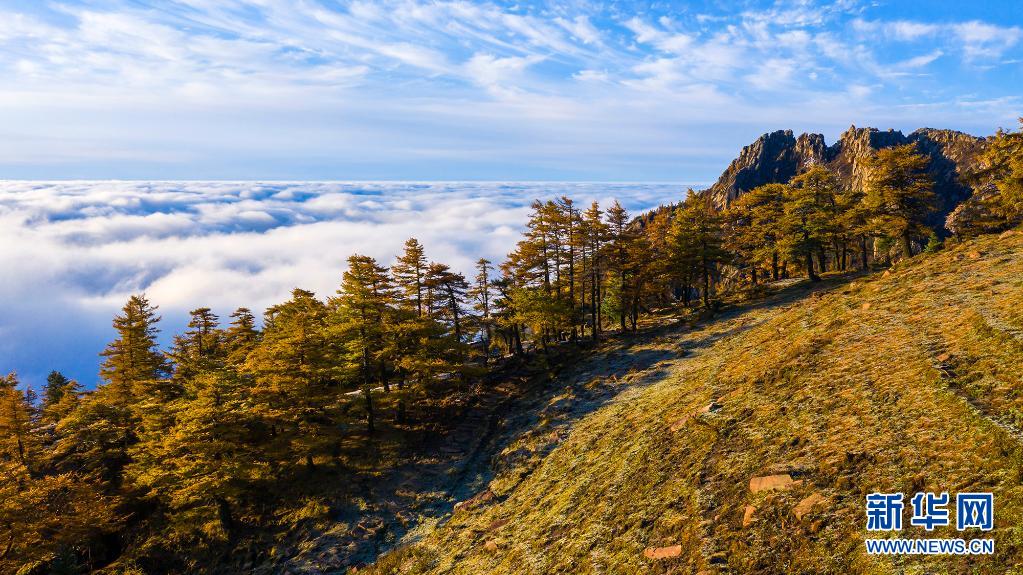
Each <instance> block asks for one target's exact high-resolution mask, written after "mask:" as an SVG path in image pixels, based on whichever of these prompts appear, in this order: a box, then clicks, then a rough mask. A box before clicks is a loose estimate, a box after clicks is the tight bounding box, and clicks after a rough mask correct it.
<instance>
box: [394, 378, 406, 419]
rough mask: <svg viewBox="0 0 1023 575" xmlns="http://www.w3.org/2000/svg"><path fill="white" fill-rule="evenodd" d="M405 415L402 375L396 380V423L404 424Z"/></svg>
mask: <svg viewBox="0 0 1023 575" xmlns="http://www.w3.org/2000/svg"><path fill="white" fill-rule="evenodd" d="M406 417H407V416H406V413H405V377H404V376H402V377H401V379H399V380H398V415H397V417H396V421H397V422H398V425H404V424H405V418H406Z"/></svg>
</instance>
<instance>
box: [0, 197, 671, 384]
mask: <svg viewBox="0 0 1023 575" xmlns="http://www.w3.org/2000/svg"><path fill="white" fill-rule="evenodd" d="M685 189H686V186H685V185H682V184H631V183H629V184H627V183H621V184H619V183H494V182H485V183H484V182H465V183H461V182H459V183H453V182H444V183H437V182H427V183H417V182H324V183H310V182H294V183H292V182H269V183H267V182H123V181H112V182H14V181H9V182H0V371H3V372H8V371H12V370H16V371H17V372H18V373H19V374H20V375H21V376H22V379H23V380H24V381H25V382H27V383H30V384H32V385H34V386H38V385H39V384H40V383H41V382H42V380H43V379H44V378H45V375H46V373H48V372H49V370H51V369H57V370H60V371H63V372H64V373H66V374H67V375H69V376H72V377H75V378H77V379H79V380H80V381H81V382H82V383H83V384H85V385H86V386H90V387H91V386H92V385H94V384H95V382H96V379H97V376H96V372H97V368H98V364H99V358H98V355H97V354H98V353H99V352H100V351H101V350H102V349H103V347H104V346H105V344H106V342H107V341H109V340H110V339H111V338H112V336H113V330H112V328H111V326H110V321H111V319H112V318H113V316H114V314H115V313H117V311H118V310H119V308H120V307H121V306H122V305H123V303H124V301H125V300H126V299H127V297H128V296H129V295H131V294H133V293H139V292H144V293H146V294H147V295H148V296H149V298H150V300H151V301H152V302H153V303H155V304H157V305H159V306H160V313H161V314H162V316H163V321H162V322H161V327H162V329H163V335H162V337H163V343H164V344H166V343H167V342H168V341H169V340H170V337H171V335H172V334H173V333H175V332H177V331H179V330H180V329H181V328H182V326H183V325H184V324H185V323H186V321H187V312H188V310H190V309H193V308H196V307H199V306H209V307H212V308H213V310H214V311H215V312H216V313H218V314H220V316H221V317H222V318H226V317H227V316H228V315H229V314H230V312H231V311H232V310H234V309H235V308H237V307H239V306H246V307H250V308H252V309H253V310H255V311H256V312H257V314H258V313H259V312H261V311H262V310H263V309H264V308H265V307H266V306H268V305H271V304H274V303H278V302H280V301H283V300H285V299H287V298H288V296H289V293H290V291H291V289H292V288H294V287H302V288H305V289H310V290H313V291H315V292H316V293H317V294H318V295H319V296H320V297H326V296H328V295H330V294H333V293H334V292H335V291H336V289H337V286H338V284H339V282H340V278H341V273H342V271H343V270H344V267H345V260H346V259H347V258H348V256H349V255H351V254H352V253H362V254H366V255H370V256H373V257H375V258H377V259H378V260H379V261H380V262H381V263H384V264H387V265H389V264H390V263H392V262H393V260H394V256H395V254H397V253H398V252H399V251H400V250H401V247H402V244H403V243H404V241H405V240H406V239H407V238H409V237H412V236H414V237H416V238H418V239H419V240H420V241H421V242H422V243H423V244H424V245H425V247H426V250H427V256H428V257H429V258H430V259H431V260H434V261H439V262H444V263H447V264H449V265H451V266H452V267H453V268H455V269H457V270H460V271H462V272H464V273H466V275H467V276H469V275H471V274H472V266H473V262H475V260H477V259H478V258H480V257H486V258H488V259H490V260H492V261H494V262H495V264H496V263H499V262H500V261H502V259H503V258H504V256H505V255H506V254H507V252H508V251H509V250H510V249H511V248H512V247H513V246H514V244H515V242H516V241H518V239H519V234H520V233H521V230H522V228H523V226H524V224H525V222H526V218H527V216H528V214H529V204H530V203H531V202H532V201H533V200H534V199H537V198H541V199H546V198H553V197H558V196H562V195H565V196H568V197H571V198H572V199H574V200H576V201H577V202H579V203H580V204H585V205H588V204H589V202H590V201H592V200H597V201H599V202H601V204H602V205H605V206H606V205H607V204H609V203H610V201H611V199H612V198H616V199H617V200H618V201H619V202H621V203H622V205H624V206H625V207H626V208H628V209H629V210H630V212H633V213H638V212H639V211H642V210H646V209H650V208H652V207H655V206H657V205H660V204H666V203H671V202H676V201H679V200H680V199H682V198H683V197H684V195H685Z"/></svg>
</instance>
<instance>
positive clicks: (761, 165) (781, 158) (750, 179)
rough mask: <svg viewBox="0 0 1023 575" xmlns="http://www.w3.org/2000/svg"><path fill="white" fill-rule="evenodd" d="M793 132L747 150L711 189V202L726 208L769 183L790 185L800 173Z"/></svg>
mask: <svg viewBox="0 0 1023 575" xmlns="http://www.w3.org/2000/svg"><path fill="white" fill-rule="evenodd" d="M799 168H800V161H799V158H797V156H796V138H795V137H794V136H793V135H792V130H778V131H776V132H771V133H769V134H764V135H763V136H760V137H759V138H757V140H756V141H755V142H753V143H752V144H750V145H748V146H746V147H744V148H743V149H742V152H740V153H739V157H738V158H736V159H735V160H732V163H731V164H730V165H729V166H728V169H726V170H725V172H724V173H723V174H721V177H720V178H719V179H718V181H717V183H715V184H714V186H713V187H711V190H712V191H711V200H712V201H713V203H714V205H715V206H717V207H718V208H724V207H726V206H728V204H729V203H731V201H732V200H734V199H735V198H737V197H738V196H739V194H741V193H743V192H745V191H748V190H751V189H753V188H755V187H757V186H760V185H763V184H765V183H769V182H778V181H785V182H787V181H788V180H790V179H791V178H792V177H793V176H795V175H796V174H797V173H798V172H799Z"/></svg>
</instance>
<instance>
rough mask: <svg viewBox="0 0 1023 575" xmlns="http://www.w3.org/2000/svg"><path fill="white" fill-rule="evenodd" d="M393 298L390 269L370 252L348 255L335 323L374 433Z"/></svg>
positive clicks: (369, 427)
mask: <svg viewBox="0 0 1023 575" xmlns="http://www.w3.org/2000/svg"><path fill="white" fill-rule="evenodd" d="M392 301H393V288H392V286H391V280H390V278H389V277H388V274H387V269H386V268H384V267H381V266H380V265H378V264H377V262H376V260H374V259H373V258H371V257H369V256H363V255H358V254H356V255H353V256H351V257H349V258H348V269H347V270H346V271H345V273H344V275H343V277H342V280H341V288H340V289H339V290H338V295H337V296H336V297H335V298H334V299H333V300H332V302H331V303H332V304H333V307H334V324H335V330H336V333H337V335H338V336H339V341H340V342H341V346H342V348H343V349H344V350H345V352H346V353H345V365H346V367H347V371H348V372H349V373H354V374H357V375H356V380H357V381H358V382H359V383H360V384H361V386H362V390H363V394H364V396H365V400H366V428H367V430H368V431H369V433H371V434H372V433H374V431H375V429H376V427H375V423H374V411H373V384H374V376H381V378H380V383H381V385H383V384H384V383H385V382H386V379H385V377H386V376H385V375H384V374H385V373H386V369H387V368H386V365H384V362H383V357H382V353H383V351H384V350H385V345H386V342H385V335H386V333H387V329H386V326H387V322H388V320H389V318H388V314H389V312H390V307H391V305H392Z"/></svg>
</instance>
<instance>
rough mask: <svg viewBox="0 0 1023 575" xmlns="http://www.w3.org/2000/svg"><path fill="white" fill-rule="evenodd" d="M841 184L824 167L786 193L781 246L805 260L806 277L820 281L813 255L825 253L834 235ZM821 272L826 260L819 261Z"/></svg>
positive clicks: (800, 178) (801, 178)
mask: <svg viewBox="0 0 1023 575" xmlns="http://www.w3.org/2000/svg"><path fill="white" fill-rule="evenodd" d="M838 191H839V189H838V180H837V178H836V177H835V176H834V174H832V173H831V172H830V171H828V170H827V169H826V168H824V167H823V166H814V167H813V168H811V169H810V170H808V171H807V172H806V173H804V174H801V175H800V176H798V177H796V178H795V179H793V180H792V183H791V185H790V186H788V189H787V190H786V191H785V212H784V216H783V217H782V221H781V226H780V227H781V230H782V233H783V239H782V245H783V247H784V248H785V250H786V252H787V253H788V254H789V255H791V256H793V257H797V258H798V257H802V258H803V259H804V265H805V266H806V274H807V277H809V278H810V280H811V281H818V280H820V276H818V275H817V272H816V271H815V270H814V261H813V259H814V254H815V253H817V254H820V253H822V251H823V249H824V248H825V247H826V246H827V245H828V242H829V240H830V238H831V237H832V235H833V234H834V232H835V229H836V225H837V221H836V213H835V197H836V195H837V194H838ZM818 261H819V263H820V269H821V271H824V270H825V258H824V257H818Z"/></svg>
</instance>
